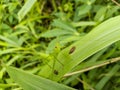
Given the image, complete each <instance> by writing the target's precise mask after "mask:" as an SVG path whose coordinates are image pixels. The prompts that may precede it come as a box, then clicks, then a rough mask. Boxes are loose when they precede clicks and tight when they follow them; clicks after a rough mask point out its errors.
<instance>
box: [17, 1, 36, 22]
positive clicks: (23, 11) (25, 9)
mask: <svg viewBox="0 0 120 90" xmlns="http://www.w3.org/2000/svg"><path fill="white" fill-rule="evenodd" d="M36 1H37V0H27V2H26V3H25V5H24V6H23V7H22V9H20V11H19V12H18V19H19V22H20V21H21V20H22V19H23V18H24V17H25V15H26V14H27V13H28V12H29V11H30V9H31V8H32V6H33V5H34V3H35V2H36Z"/></svg>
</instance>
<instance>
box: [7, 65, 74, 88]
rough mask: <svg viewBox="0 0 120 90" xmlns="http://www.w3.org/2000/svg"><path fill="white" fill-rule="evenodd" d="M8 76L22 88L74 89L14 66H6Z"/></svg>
mask: <svg viewBox="0 0 120 90" xmlns="http://www.w3.org/2000/svg"><path fill="white" fill-rule="evenodd" d="M6 68H7V71H8V73H9V75H10V77H11V78H12V79H13V80H14V81H15V82H16V83H18V84H20V85H21V86H22V88H23V89H24V90H75V89H73V88H70V87H68V86H65V85H62V84H58V83H56V82H53V81H50V80H48V79H45V78H42V77H39V76H35V75H32V74H29V73H27V72H25V71H22V70H19V69H17V68H14V67H10V66H9V67H6Z"/></svg>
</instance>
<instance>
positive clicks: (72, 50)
mask: <svg viewBox="0 0 120 90" xmlns="http://www.w3.org/2000/svg"><path fill="white" fill-rule="evenodd" d="M75 49H76V47H75V46H73V47H72V48H71V49H70V51H69V54H71V53H73V52H74V51H75Z"/></svg>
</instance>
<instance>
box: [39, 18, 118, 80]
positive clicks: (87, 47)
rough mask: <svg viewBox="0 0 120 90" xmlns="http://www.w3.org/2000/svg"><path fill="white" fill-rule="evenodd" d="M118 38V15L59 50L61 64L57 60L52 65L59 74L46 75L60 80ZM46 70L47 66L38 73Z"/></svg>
mask: <svg viewBox="0 0 120 90" xmlns="http://www.w3.org/2000/svg"><path fill="white" fill-rule="evenodd" d="M118 40H120V16H117V17H114V18H111V19H109V20H107V21H105V22H103V23H102V24H100V25H98V26H97V27H96V28H94V29H93V30H92V31H91V32H90V33H88V34H87V35H86V36H84V37H83V38H82V39H80V40H79V41H77V42H76V43H74V44H72V45H71V46H69V47H68V48H66V49H64V50H63V51H61V52H60V53H59V55H58V57H57V59H58V60H59V61H60V62H61V63H62V65H61V63H59V62H55V67H54V69H55V70H57V71H58V72H59V74H58V75H56V74H52V73H50V74H51V75H50V74H48V75H46V77H49V76H52V77H53V80H60V78H61V77H62V76H63V75H64V74H65V73H67V72H69V71H70V70H71V69H72V68H74V67H75V66H76V65H78V64H80V63H81V62H83V61H84V60H85V59H86V58H88V57H89V56H91V55H93V54H95V53H96V52H98V51H99V50H101V49H103V48H105V47H107V46H109V45H111V44H112V43H114V42H116V41H118ZM73 49H74V50H73ZM48 70H49V67H48V68H46V67H45V69H43V70H42V71H41V72H40V75H42V74H44V73H45V72H47V71H48Z"/></svg>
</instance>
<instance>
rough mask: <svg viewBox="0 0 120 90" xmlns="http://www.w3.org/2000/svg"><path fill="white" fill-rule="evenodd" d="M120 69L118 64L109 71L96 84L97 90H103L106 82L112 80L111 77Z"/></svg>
mask: <svg viewBox="0 0 120 90" xmlns="http://www.w3.org/2000/svg"><path fill="white" fill-rule="evenodd" d="M119 69H120V65H119V64H116V65H115V66H114V67H113V68H112V69H111V70H110V71H109V73H108V74H107V75H106V76H105V77H103V78H102V79H101V80H100V81H99V82H98V83H97V85H96V86H95V88H96V89H97V90H102V89H103V87H104V86H105V84H106V83H107V82H108V81H109V80H110V78H111V77H112V76H113V75H114V74H115V73H116V72H117V71H118V70H119Z"/></svg>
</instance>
